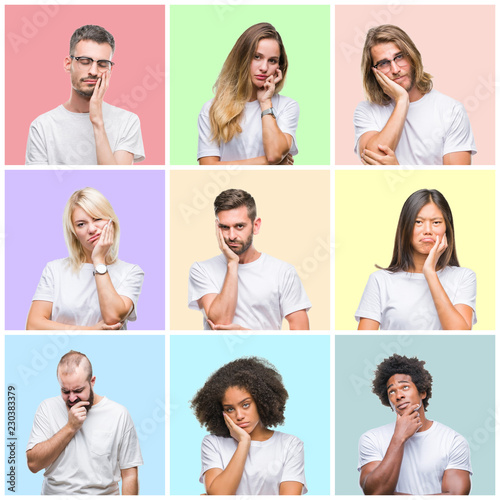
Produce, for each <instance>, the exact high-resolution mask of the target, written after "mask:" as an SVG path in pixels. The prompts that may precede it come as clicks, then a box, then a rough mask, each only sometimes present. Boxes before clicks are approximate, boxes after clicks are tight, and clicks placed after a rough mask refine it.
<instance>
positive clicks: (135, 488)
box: [120, 467, 139, 495]
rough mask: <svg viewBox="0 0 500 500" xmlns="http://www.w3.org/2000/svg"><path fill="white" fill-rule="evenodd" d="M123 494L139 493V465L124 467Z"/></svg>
mask: <svg viewBox="0 0 500 500" xmlns="http://www.w3.org/2000/svg"><path fill="white" fill-rule="evenodd" d="M120 472H121V475H122V495H138V494H139V478H138V472H137V467H131V468H130V469H122V470H121V471H120Z"/></svg>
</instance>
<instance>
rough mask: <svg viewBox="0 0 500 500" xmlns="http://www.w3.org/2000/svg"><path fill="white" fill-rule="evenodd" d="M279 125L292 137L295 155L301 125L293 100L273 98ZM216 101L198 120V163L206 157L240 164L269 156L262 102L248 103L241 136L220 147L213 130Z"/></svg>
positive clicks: (202, 109)
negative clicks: (298, 127) (263, 125)
mask: <svg viewBox="0 0 500 500" xmlns="http://www.w3.org/2000/svg"><path fill="white" fill-rule="evenodd" d="M271 100H272V103H273V108H274V112H275V114H276V122H277V124H278V127H279V129H280V130H281V131H282V132H283V133H284V134H289V135H291V136H292V138H293V141H292V147H291V148H290V154H291V155H292V156H295V155H296V154H297V153H298V152H299V151H298V149H297V140H296V137H295V131H296V130H297V125H298V123H299V105H298V103H297V102H296V101H294V100H293V99H290V98H289V97H285V96H283V95H280V94H276V95H274V96H273V98H272V99H271ZM212 101H213V99H211V100H210V101H208V102H206V103H205V104H204V105H203V108H201V112H200V115H199V117H198V160H199V159H200V158H203V157H205V156H218V157H219V158H220V161H236V160H247V159H249V158H256V157H257V156H265V155H266V153H265V151H264V143H263V142H262V118H261V113H262V111H261V109H260V103H259V101H252V102H247V103H246V105H245V111H244V115H243V118H242V119H241V123H240V125H241V130H242V132H241V134H239V135H237V136H235V137H233V139H231V140H230V141H229V142H227V143H224V142H222V143H221V144H220V145H219V144H217V142H215V141H212V140H211V137H212V130H211V129H210V116H209V112H210V107H211V106H212Z"/></svg>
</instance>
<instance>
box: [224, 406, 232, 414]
mask: <svg viewBox="0 0 500 500" xmlns="http://www.w3.org/2000/svg"><path fill="white" fill-rule="evenodd" d="M224 411H225V412H226V413H231V412H232V411H234V408H232V407H229V408H226V409H225V410H224Z"/></svg>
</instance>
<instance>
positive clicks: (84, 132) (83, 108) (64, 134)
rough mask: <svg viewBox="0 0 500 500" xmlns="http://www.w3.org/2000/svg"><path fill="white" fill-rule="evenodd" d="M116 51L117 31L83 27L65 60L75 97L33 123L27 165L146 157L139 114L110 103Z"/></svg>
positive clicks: (97, 162)
mask: <svg viewBox="0 0 500 500" xmlns="http://www.w3.org/2000/svg"><path fill="white" fill-rule="evenodd" d="M114 50H115V40H114V38H113V35H111V33H109V32H108V31H106V30H105V29H104V28H102V27H100V26H94V25H86V26H82V27H81V28H78V29H77V30H76V31H75V32H74V33H73V35H72V37H71V40H70V49H69V55H68V56H67V57H66V58H65V59H64V69H65V71H66V72H67V73H69V74H70V76H71V94H70V98H69V100H68V101H66V102H65V103H64V104H61V105H60V106H58V107H57V108H55V109H53V110H51V111H49V112H48V113H44V114H43V115H40V116H39V117H38V118H36V119H35V121H34V122H33V123H32V124H31V126H30V131H29V136H28V145H27V148H26V165H131V164H132V163H134V162H139V161H142V160H144V146H143V143H142V135H141V125H140V122H139V118H138V116H137V115H135V114H134V113H131V112H130V111H126V110H124V109H120V108H117V107H116V106H112V105H110V104H107V103H106V102H104V95H105V93H106V90H107V89H108V87H109V82H110V79H111V72H112V70H113V66H114V64H115V63H114V62H112V61H111V59H112V57H113V53H114Z"/></svg>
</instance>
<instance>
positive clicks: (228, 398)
mask: <svg viewBox="0 0 500 500" xmlns="http://www.w3.org/2000/svg"><path fill="white" fill-rule="evenodd" d="M247 398H252V396H251V394H250V393H249V392H248V391H247V390H246V389H244V388H242V387H229V388H228V389H227V390H226V392H225V393H224V397H223V398H222V404H223V405H232V404H237V403H239V402H240V401H243V400H244V399H247Z"/></svg>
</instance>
